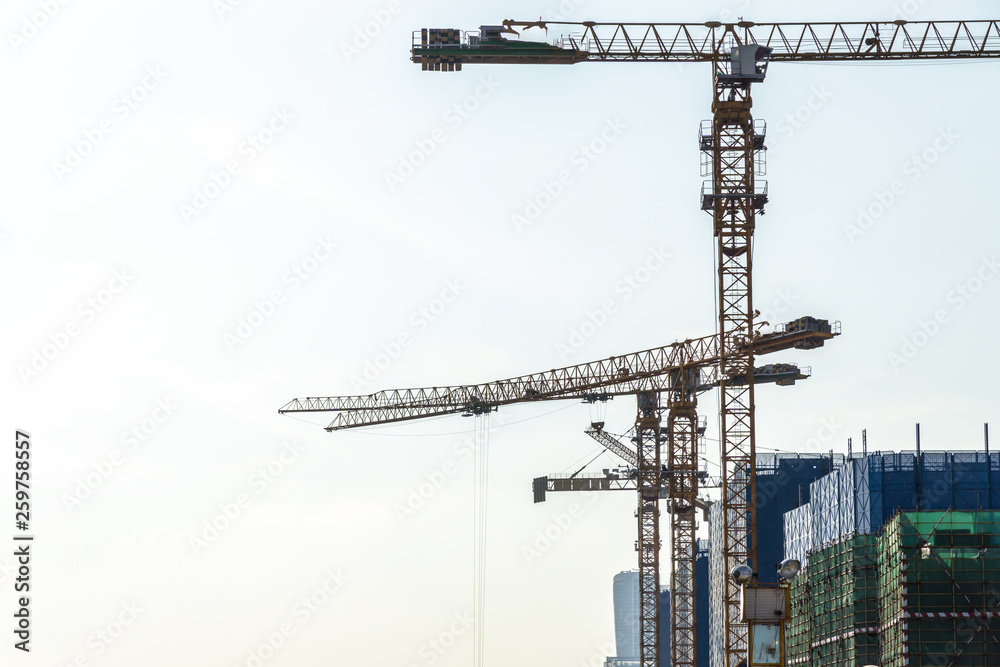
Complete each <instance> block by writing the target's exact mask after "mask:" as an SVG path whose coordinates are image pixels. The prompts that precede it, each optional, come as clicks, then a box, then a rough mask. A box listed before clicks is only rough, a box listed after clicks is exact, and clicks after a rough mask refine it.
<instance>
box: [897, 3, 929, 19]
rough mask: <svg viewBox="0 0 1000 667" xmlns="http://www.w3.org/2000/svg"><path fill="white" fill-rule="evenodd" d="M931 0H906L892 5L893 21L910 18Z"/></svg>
mask: <svg viewBox="0 0 1000 667" xmlns="http://www.w3.org/2000/svg"><path fill="white" fill-rule="evenodd" d="M929 2H930V0H904V1H903V2H899V3H896V4H894V5H893V6H892V16H891V19H890V20H892V21H898V20H899V19H908V18H910V17H911V16H913V15H915V14H916V13H917V12H919V11H920V10H921V9H923V8H924V6H925V5H927V4H928V3H929Z"/></svg>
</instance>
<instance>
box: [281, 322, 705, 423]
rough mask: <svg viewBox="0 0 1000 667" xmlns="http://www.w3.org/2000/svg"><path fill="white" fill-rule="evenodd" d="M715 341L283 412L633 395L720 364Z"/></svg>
mask: <svg viewBox="0 0 1000 667" xmlns="http://www.w3.org/2000/svg"><path fill="white" fill-rule="evenodd" d="M718 350H719V341H718V337H717V336H706V337H703V338H696V339H692V340H687V341H683V342H679V343H673V344H671V345H665V346H663V347H657V348H652V349H649V350H643V351H641V352H634V353H631V354H626V355H623V356H619V357H609V358H608V359H602V360H600V361H593V362H589V363H585V364H579V365H576V366H567V367H565V368H558V369H553V370H550V371H546V372H543V373H533V374H530V375H522V376H519V377H514V378H508V379H505V380H497V381H494V382H486V383H482V384H474V385H459V386H446V387H425V388H419V389H391V390H386V391H380V392H375V393H373V394H368V395H363V396H333V397H325V398H318V397H317V398H298V399H294V400H292V401H290V402H289V403H287V404H286V405H285V406H283V407H282V408H281V409H280V410H279V412H282V413H284V412H328V411H345V410H376V409H378V410H386V409H388V410H391V409H400V408H409V407H412V406H414V405H420V406H425V407H434V408H439V409H444V410H447V409H448V408H451V411H452V412H454V411H458V410H462V409H464V408H465V407H466V406H467V405H468V403H469V401H470V400H474V399H478V400H481V401H484V402H486V403H489V404H490V405H492V406H497V405H505V404H510V403H521V402H526V401H531V400H544V399H546V398H572V397H575V396H577V395H580V394H582V393H584V392H587V391H589V390H593V389H601V388H605V387H607V388H615V389H617V390H619V391H625V390H627V389H628V388H632V393H635V392H636V391H642V390H644V388H646V385H648V388H650V389H652V388H657V387H658V386H660V385H659V384H658V383H657V382H655V380H656V379H658V378H660V377H662V376H664V375H665V374H668V373H669V372H670V371H671V370H674V369H676V368H679V367H681V366H683V365H685V364H699V365H712V364H715V363H717V362H718Z"/></svg>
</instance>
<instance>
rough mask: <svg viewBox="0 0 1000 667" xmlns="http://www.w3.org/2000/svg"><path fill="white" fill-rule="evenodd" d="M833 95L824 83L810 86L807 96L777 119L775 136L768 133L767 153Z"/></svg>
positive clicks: (796, 129) (807, 120)
mask: <svg viewBox="0 0 1000 667" xmlns="http://www.w3.org/2000/svg"><path fill="white" fill-rule="evenodd" d="M833 97H834V94H833V92H832V91H830V90H828V89H827V87H826V84H821V85H819V86H812V87H811V88H810V89H809V96H808V97H806V100H805V101H804V102H803V103H802V104H800V105H798V106H797V107H796V108H795V110H794V111H789V112H788V113H786V114H785V115H784V116H783V117H782V118H781V119H780V120H779V121H778V123H777V125H776V126H775V129H776V130H777V137H775V138H771V137H770V133H769V136H768V138H767V141H766V143H767V151H768V153H771V154H773V153H774V151H777V150H780V149H781V147H782V146H784V145H785V143H786V142H787V141H788V140H789V139H791V138H792V137H793V136H795V133H796V132H798V131H799V130H801V129H802V128H803V127H804V126H805V125H806V123H808V122H809V121H810V120H812V119H813V117H814V116H815V115H816V113H817V112H818V111H819V110H820V109H822V108H823V107H824V106H826V103H827V102H829V101H830V100H831V99H833Z"/></svg>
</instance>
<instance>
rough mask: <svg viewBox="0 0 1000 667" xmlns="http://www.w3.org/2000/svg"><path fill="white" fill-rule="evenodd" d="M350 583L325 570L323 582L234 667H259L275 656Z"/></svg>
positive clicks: (334, 570)
mask: <svg viewBox="0 0 1000 667" xmlns="http://www.w3.org/2000/svg"><path fill="white" fill-rule="evenodd" d="M350 581H351V577H349V576H348V575H346V574H344V573H343V572H342V571H341V570H340V568H329V569H328V570H326V572H324V573H323V581H322V582H321V583H319V584H318V585H317V586H316V587H315V588H313V590H312V591H310V592H309V593H307V594H306V595H303V596H302V597H300V598H299V599H298V600H296V601H295V603H294V604H293V605H292V608H291V609H290V610H289V615H288V617H287V618H286V619H285V620H284V621H282V622H281V623H279V624H278V625H277V627H275V628H274V629H273V630H271V631H269V632H265V633H264V634H262V635H261V637H260V641H259V642H258V643H257V645H256V646H254V647H253V648H250V649H247V652H246V657H245V658H241V659H240V662H237V663H235V664H234V667H262V665H264V664H265V663H267V662H268V661H269V660H270V659H271V658H273V657H274V656H275V655H277V654H278V651H280V650H281V648H282V647H283V646H284V645H285V644H287V643H288V640H289V639H291V638H292V637H294V636H295V633H296V632H297V631H298V629H299V628H300V627H301V626H303V625H305V624H306V623H308V622H309V621H310V620H311V619H312V618H313V617H314V616H315V615H316V614H318V613H319V612H320V611H322V610H323V609H324V608H325V607H327V606H328V605H329V604H330V602H331V601H333V600H334V599H335V598H336V597H337V595H338V594H340V593H341V591H342V590H343V589H344V587H345V586H346V585H347V584H348V582H350Z"/></svg>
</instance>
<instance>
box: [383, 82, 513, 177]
mask: <svg viewBox="0 0 1000 667" xmlns="http://www.w3.org/2000/svg"><path fill="white" fill-rule="evenodd" d="M498 88H500V82H499V81H497V80H496V79H494V78H493V76H492V75H490V76H488V77H485V76H481V77H479V84H478V85H477V86H476V88H475V90H473V91H472V93H470V94H469V95H466V96H465V98H463V99H462V100H461V101H459V102H456V103H455V104H453V105H451V107H449V108H448V109H447V110H446V111H445V112H444V115H443V116H442V121H443V123H442V124H441V125H438V126H437V127H435V128H434V129H433V130H431V131H430V132H428V133H427V134H426V135H424V136H423V137H420V138H419V139H414V140H413V148H412V149H411V150H409V152H407V153H401V154H400V155H399V156H398V157H397V160H396V167H395V169H391V170H386V171H385V172H384V174H383V178H384V179H385V184H386V186H387V187H388V188H389V192H395V191H396V190H397V189H398V188H399V187H400V186H401V185H403V183H405V182H406V179H408V178H410V177H411V176H413V175H414V174H415V173H417V170H418V169H420V167H422V166H423V165H424V164H426V163H427V161H428V160H429V159H430V157H431V156H432V155H434V153H435V152H436V151H437V150H438V148H440V147H441V145H442V144H444V143H445V142H446V141H448V138H449V137H450V136H451V134H450V133H454V132H455V131H456V130H458V128H460V127H462V125H463V124H464V123H465V122H466V121H468V120H469V119H470V118H472V116H473V114H475V113H476V112H477V111H478V110H479V108H480V107H481V106H482V104H483V102H485V101H486V100H488V99H490V98H491V97H493V94H494V93H495V92H496V91H497V89H498Z"/></svg>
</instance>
